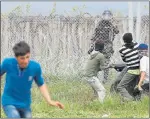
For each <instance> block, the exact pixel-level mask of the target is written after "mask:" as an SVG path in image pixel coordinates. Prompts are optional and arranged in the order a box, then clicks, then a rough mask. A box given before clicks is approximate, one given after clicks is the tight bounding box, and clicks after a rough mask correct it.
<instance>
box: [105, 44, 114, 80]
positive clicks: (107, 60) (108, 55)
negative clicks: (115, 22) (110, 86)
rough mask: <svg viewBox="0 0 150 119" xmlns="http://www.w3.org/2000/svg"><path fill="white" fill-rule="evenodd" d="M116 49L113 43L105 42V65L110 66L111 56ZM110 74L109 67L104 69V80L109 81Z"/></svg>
mask: <svg viewBox="0 0 150 119" xmlns="http://www.w3.org/2000/svg"><path fill="white" fill-rule="evenodd" d="M113 53H114V50H113V44H112V43H107V44H105V47H104V50H103V54H104V56H105V64H104V65H105V66H108V64H109V63H110V58H111V56H112V55H113ZM108 76H109V69H105V70H104V82H105V81H108Z"/></svg>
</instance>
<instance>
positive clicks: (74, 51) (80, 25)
mask: <svg viewBox="0 0 150 119" xmlns="http://www.w3.org/2000/svg"><path fill="white" fill-rule="evenodd" d="M100 20H101V16H95V17H94V16H91V15H90V14H88V13H86V14H84V15H83V16H76V17H64V16H60V15H55V16H51V17H44V16H30V17H29V16H26V17H18V16H16V15H14V14H12V15H9V16H8V18H2V19H1V31H2V32H1V59H3V58H5V57H10V56H13V52H12V47H13V46H14V44H15V43H17V42H18V41H21V40H24V41H26V42H27V43H29V45H30V46H31V55H32V56H31V58H32V59H34V60H36V61H38V62H39V63H40V64H41V66H42V68H43V73H44V74H52V75H56V76H58V77H63V76H65V77H67V76H69V77H74V76H75V77H76V76H80V75H79V74H82V71H83V69H84V65H85V63H86V61H87V58H88V53H87V52H88V50H89V47H90V43H91V41H90V39H91V37H92V35H93V34H94V31H95V28H96V26H97V25H98V22H99V21H100ZM128 21H129V19H128V17H122V18H113V20H112V23H113V25H114V26H117V27H118V30H119V33H118V34H117V35H116V36H115V39H114V41H113V48H114V51H115V52H114V55H113V56H112V57H111V62H113V63H116V62H118V61H121V58H120V55H119V53H118V49H119V48H120V47H121V45H122V40H121V39H122V35H123V33H125V32H127V31H128V29H129V26H128ZM133 27H134V28H133V29H134V34H136V33H135V32H136V30H135V29H136V18H134V26H133ZM139 39H140V40H141V41H142V42H146V43H148V42H149V16H142V18H141V33H140V38H139Z"/></svg>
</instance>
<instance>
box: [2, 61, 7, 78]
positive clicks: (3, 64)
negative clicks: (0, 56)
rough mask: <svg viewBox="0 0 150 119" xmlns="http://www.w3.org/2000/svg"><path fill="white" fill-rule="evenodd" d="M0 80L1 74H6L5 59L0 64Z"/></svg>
mask: <svg viewBox="0 0 150 119" xmlns="http://www.w3.org/2000/svg"><path fill="white" fill-rule="evenodd" d="M0 67H1V69H0V78H1V77H2V75H3V74H5V73H6V72H7V67H8V66H7V59H4V60H3V62H2V63H1V64H0Z"/></svg>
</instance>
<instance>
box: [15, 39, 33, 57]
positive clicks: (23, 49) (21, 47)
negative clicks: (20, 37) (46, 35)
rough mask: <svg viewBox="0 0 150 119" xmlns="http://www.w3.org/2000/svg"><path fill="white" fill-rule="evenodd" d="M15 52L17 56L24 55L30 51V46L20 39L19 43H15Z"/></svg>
mask: <svg viewBox="0 0 150 119" xmlns="http://www.w3.org/2000/svg"><path fill="white" fill-rule="evenodd" d="M13 52H14V54H15V56H16V57H18V56H24V55H26V54H27V53H30V47H29V45H28V44H27V43H26V42H24V41H20V42H19V43H17V44H15V46H14V47H13Z"/></svg>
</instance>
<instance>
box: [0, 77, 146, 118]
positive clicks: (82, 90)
mask: <svg viewBox="0 0 150 119" xmlns="http://www.w3.org/2000/svg"><path fill="white" fill-rule="evenodd" d="M47 85H48V87H49V91H50V92H51V97H52V98H53V99H54V100H58V101H60V102H62V103H63V104H64V105H65V109H64V110H61V109H58V108H55V107H51V106H48V105H47V103H45V101H44V99H43V98H42V96H41V94H40V92H39V90H38V88H37V87H36V86H35V85H34V86H33V89H32V100H33V103H32V111H33V114H32V115H33V117H34V118H102V117H103V115H105V114H107V115H108V117H109V118H148V117H149V109H148V108H149V98H148V97H144V98H143V99H142V101H138V102H128V103H123V104H121V101H120V98H119V96H118V95H117V94H116V95H110V93H109V90H108V89H109V86H105V87H107V96H106V98H105V101H104V103H103V104H100V103H99V101H98V100H95V99H94V98H93V91H92V89H91V87H90V86H89V85H88V84H86V83H85V82H84V81H81V80H69V79H58V78H56V77H53V78H51V80H50V81H49V82H48V83H47ZM1 114H2V117H5V115H4V113H3V110H2V113H1Z"/></svg>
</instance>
